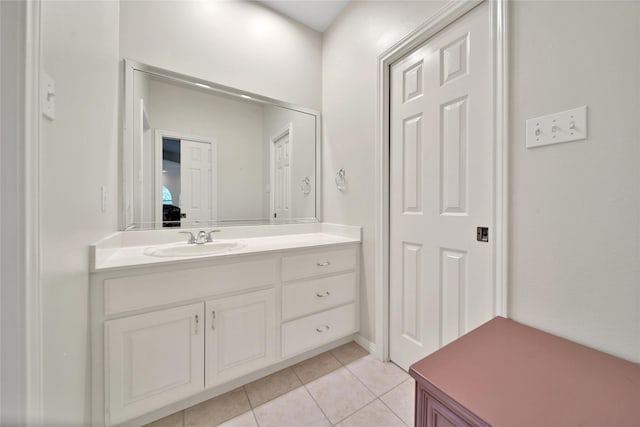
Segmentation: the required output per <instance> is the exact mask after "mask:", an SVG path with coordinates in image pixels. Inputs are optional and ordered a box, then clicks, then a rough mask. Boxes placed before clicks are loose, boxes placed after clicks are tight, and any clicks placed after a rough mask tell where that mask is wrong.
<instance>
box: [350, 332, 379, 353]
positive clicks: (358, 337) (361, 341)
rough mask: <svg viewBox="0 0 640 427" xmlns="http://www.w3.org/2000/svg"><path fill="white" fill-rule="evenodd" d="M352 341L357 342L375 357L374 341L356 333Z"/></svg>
mask: <svg viewBox="0 0 640 427" xmlns="http://www.w3.org/2000/svg"><path fill="white" fill-rule="evenodd" d="M354 341H355V342H357V343H358V344H359V345H360V347H362V348H364V349H365V350H367V351H368V352H369V353H371V354H372V355H374V356H376V357H377V353H376V345H375V343H374V342H372V341H369V340H368V339H366V338H365V337H363V336H362V335H360V334H357V335H356V336H355V338H354Z"/></svg>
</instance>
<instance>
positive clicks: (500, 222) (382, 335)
mask: <svg viewBox="0 0 640 427" xmlns="http://www.w3.org/2000/svg"><path fill="white" fill-rule="evenodd" d="M485 1H489V2H490V15H491V26H492V37H493V42H494V61H495V64H494V71H495V73H494V75H495V78H496V80H495V81H494V83H495V84H494V88H495V93H494V102H495V104H494V114H495V117H496V122H495V132H494V134H495V138H496V140H495V153H494V154H495V167H496V171H495V180H496V191H495V200H494V202H495V216H496V218H495V227H494V232H493V234H494V236H495V239H496V240H495V265H494V277H495V285H494V301H495V303H494V314H495V315H501V316H506V314H507V278H508V275H507V261H508V258H507V253H508V247H507V230H508V225H507V220H508V217H507V215H508V205H507V196H508V194H507V191H508V186H507V178H508V175H507V172H508V164H507V161H508V152H507V136H508V132H507V131H508V129H507V125H508V121H507V118H508V117H507V106H508V104H507V102H508V99H507V96H508V92H507V88H508V68H507V67H508V62H507V47H508V46H507V39H508V35H507V15H506V8H507V6H506V3H507V0H485ZM482 2H483V0H454V1H450V2H449V3H447V4H446V5H444V6H443V7H442V8H441V9H440V10H438V11H437V12H436V13H435V14H434V15H433V16H432V17H431V18H429V19H428V20H427V21H426V22H425V23H424V24H422V25H421V26H420V27H418V28H417V29H416V30H415V31H413V32H412V33H410V34H409V35H407V36H406V37H405V38H403V39H402V40H400V41H399V42H398V43H396V44H395V45H393V46H392V47H391V48H389V49H387V50H386V51H385V52H383V53H382V54H381V55H380V56H379V57H378V94H377V105H378V110H377V122H378V127H377V129H376V151H375V159H376V168H375V185H376V193H375V197H376V200H375V206H376V210H375V250H374V259H375V262H374V265H375V276H374V277H375V301H376V302H375V313H376V321H375V326H376V327H375V331H376V332H375V343H376V346H375V350H376V352H375V355H376V357H378V358H379V359H381V360H385V361H386V360H389V74H390V71H389V68H390V66H391V64H393V63H394V62H396V61H397V60H399V59H400V58H402V57H404V56H406V55H407V54H409V53H410V52H411V51H413V50H414V49H416V48H417V47H419V46H420V45H422V44H423V43H424V42H426V41H427V40H428V39H430V38H431V37H433V36H434V35H435V34H436V33H438V32H439V31H441V30H442V29H444V28H445V27H447V26H448V25H449V24H451V23H453V22H454V21H455V20H457V19H458V18H460V17H461V16H463V15H464V14H465V13H467V12H469V11H470V10H471V9H473V8H474V7H476V6H478V5H479V4H481V3H482Z"/></svg>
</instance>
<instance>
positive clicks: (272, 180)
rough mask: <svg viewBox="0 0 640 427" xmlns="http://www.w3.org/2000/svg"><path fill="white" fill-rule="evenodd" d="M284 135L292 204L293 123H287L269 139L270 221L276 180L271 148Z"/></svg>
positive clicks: (274, 204) (273, 154)
mask: <svg viewBox="0 0 640 427" xmlns="http://www.w3.org/2000/svg"><path fill="white" fill-rule="evenodd" d="M285 135H289V203H291V202H292V200H291V194H292V193H293V192H292V191H291V173H292V171H291V164H292V163H293V162H292V159H293V148H292V147H293V123H289V124H288V125H286V126H284V127H283V128H282V129H280V130H279V131H278V132H276V133H274V134H273V136H271V137H269V219H270V220H272V221H273V220H274V218H273V216H272V215H273V212H274V211H275V208H276V201H275V191H274V188H275V180H276V176H275V173H274V172H275V169H274V168H273V162H274V161H275V155H276V154H275V148H274V146H273V144H274V143H275V142H276V141H277V140H279V139H280V138H282V137H283V136H285ZM317 214H318V212H316V215H317ZM277 219H278V218H275V220H277ZM285 219H291V207H290V209H289V218H285Z"/></svg>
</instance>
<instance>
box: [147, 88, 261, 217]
mask: <svg viewBox="0 0 640 427" xmlns="http://www.w3.org/2000/svg"><path fill="white" fill-rule="evenodd" d="M148 82H149V100H148V114H149V121H150V123H151V127H152V128H153V129H160V130H165V131H172V132H178V133H184V134H185V135H195V136H203V137H212V138H214V139H215V140H216V147H217V154H218V171H217V174H218V220H232V219H256V218H262V217H263V212H262V209H263V202H262V199H263V197H264V196H265V195H264V191H263V189H264V186H263V181H262V179H263V172H262V168H263V166H264V164H263V153H262V151H263V150H264V145H263V144H262V141H263V136H262V131H263V124H262V115H263V113H262V110H263V107H262V104H257V103H254V102H247V101H243V100H240V99H238V100H237V99H234V98H231V97H228V96H220V95H217V94H214V93H212V92H207V91H202V90H200V89H195V88H193V89H192V88H190V87H186V86H184V85H176V84H174V83H170V82H168V81H166V80H161V79H157V78H150V79H148Z"/></svg>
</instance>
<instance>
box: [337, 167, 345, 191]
mask: <svg viewBox="0 0 640 427" xmlns="http://www.w3.org/2000/svg"><path fill="white" fill-rule="evenodd" d="M346 174H347V173H346V172H345V170H344V168H342V169H340V170H339V171H338V173H336V186H337V187H338V190H340V191H346V190H347V177H346Z"/></svg>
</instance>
